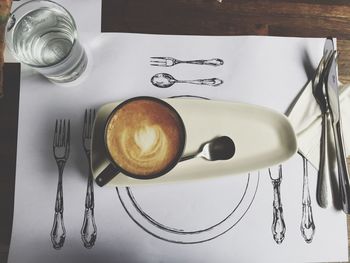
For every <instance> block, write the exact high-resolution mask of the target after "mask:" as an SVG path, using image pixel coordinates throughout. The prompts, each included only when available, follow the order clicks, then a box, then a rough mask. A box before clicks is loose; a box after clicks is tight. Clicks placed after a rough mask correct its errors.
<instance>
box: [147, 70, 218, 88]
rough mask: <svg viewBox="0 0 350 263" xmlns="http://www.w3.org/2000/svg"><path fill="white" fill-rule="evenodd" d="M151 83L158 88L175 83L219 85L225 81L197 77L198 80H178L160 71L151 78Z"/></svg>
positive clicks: (167, 86)
mask: <svg viewBox="0 0 350 263" xmlns="http://www.w3.org/2000/svg"><path fill="white" fill-rule="evenodd" d="M151 83H152V84H153V85H154V86H156V87H158V88H170V87H171V86H172V85H174V84H175V83H188V84H196V85H207V86H213V87H216V86H219V85H221V84H222V83H224V82H223V81H222V80H221V79H218V78H211V79H196V80H177V79H175V78H174V77H173V76H171V75H170V74H167V73H158V74H156V75H154V76H153V77H152V78H151Z"/></svg>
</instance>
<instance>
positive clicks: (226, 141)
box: [180, 136, 236, 161]
mask: <svg viewBox="0 0 350 263" xmlns="http://www.w3.org/2000/svg"><path fill="white" fill-rule="evenodd" d="M235 151H236V147H235V144H234V142H233V141H232V139H231V138H230V137H228V136H221V137H216V138H214V139H212V140H210V141H209V142H206V143H204V144H203V145H202V146H201V147H200V148H199V150H198V151H197V152H196V153H194V154H190V155H186V156H183V157H182V158H181V159H180V161H186V160H189V159H192V158H196V157H202V158H204V159H206V160H208V161H217V160H228V159H230V158H232V157H233V155H234V154H235Z"/></svg>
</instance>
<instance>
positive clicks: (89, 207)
mask: <svg viewBox="0 0 350 263" xmlns="http://www.w3.org/2000/svg"><path fill="white" fill-rule="evenodd" d="M95 115H96V114H95V110H91V109H90V110H85V115H84V126H83V134H82V139H83V147H84V151H85V154H86V158H87V160H88V163H89V175H88V181H87V189H86V196H85V213H84V221H83V225H82V227H81V231H80V234H81V240H82V241H83V244H84V247H86V248H92V247H93V246H94V245H95V241H96V237H97V227H96V223H95V216H94V208H95V198H94V184H93V176H92V172H91V138H92V126H93V123H94V120H95Z"/></svg>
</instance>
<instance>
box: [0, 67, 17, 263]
mask: <svg viewBox="0 0 350 263" xmlns="http://www.w3.org/2000/svg"><path fill="white" fill-rule="evenodd" d="M20 70H21V68H20V64H18V63H6V64H5V65H4V91H5V96H4V97H3V98H1V99H0V124H1V126H0V226H1V227H0V262H7V257H8V251H9V245H10V241H11V233H12V223H13V208H14V194H15V178H16V154H17V133H18V106H19V90H20Z"/></svg>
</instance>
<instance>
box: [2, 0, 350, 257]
mask: <svg viewBox="0 0 350 263" xmlns="http://www.w3.org/2000/svg"><path fill="white" fill-rule="evenodd" d="M58 2H59V3H62V4H63V5H64V6H65V7H67V9H68V10H70V11H71V12H72V14H73V16H74V17H75V18H76V22H77V25H78V29H79V33H80V39H81V40H82V41H81V42H82V43H83V44H84V45H85V47H86V49H87V51H88V53H89V62H90V64H89V75H88V76H87V78H86V79H85V80H84V81H83V82H82V83H80V84H79V85H78V86H75V87H59V86H55V85H53V84H51V83H49V82H47V81H46V80H45V79H43V78H42V77H41V76H40V75H38V74H35V73H34V72H33V71H32V70H30V69H28V68H26V67H24V69H23V72H22V79H21V85H22V87H21V94H20V108H19V110H20V114H19V133H18V149H17V171H16V188H15V189H16V190H15V210H14V222H13V233H12V240H11V247H10V255H9V262H10V263H21V262H25V263H31V262H33V263H37V262H50V263H56V262H57V263H58V262H67V263H69V262H85V263H88V262H104V263H108V262H302V261H307V262H311V261H317V262H321V261H347V260H348V246H347V225H346V216H345V215H344V214H343V213H342V212H336V211H330V210H324V209H320V208H319V207H318V206H317V204H316V200H315V189H316V171H314V170H312V168H310V174H309V180H310V191H311V198H312V207H313V216H314V221H315V225H316V233H315V236H314V239H313V241H312V243H310V244H307V243H305V241H304V240H303V238H302V236H301V233H300V222H301V211H302V206H301V197H302V160H301V158H300V157H299V156H295V157H293V158H292V159H291V160H289V161H288V162H286V163H285V164H283V181H282V185H281V197H282V203H283V209H284V219H285V222H286V237H285V240H284V241H283V242H282V244H279V245H278V244H276V242H275V241H274V240H273V238H272V233H271V224H272V202H273V192H272V184H271V181H270V178H269V177H268V173H267V171H260V180H259V187H258V190H257V192H256V196H255V200H254V202H253V203H252V205H251V207H250V208H249V210H248V212H247V213H246V214H245V215H244V217H243V218H242V219H241V220H240V221H239V223H237V224H236V225H235V226H234V227H233V228H232V229H230V230H229V231H228V232H226V233H225V234H223V235H222V236H220V237H218V238H215V239H213V240H211V241H208V242H204V243H200V244H187V245H184V244H176V243H171V242H167V241H164V240H161V239H158V238H156V237H154V236H152V235H150V234H149V233H146V232H145V231H144V230H143V229H141V228H140V227H139V226H138V225H136V224H135V223H134V222H133V221H132V220H131V219H130V218H129V216H128V215H127V213H126V212H125V210H124V209H123V207H122V205H121V203H120V201H119V199H118V196H117V193H116V190H115V189H113V188H99V187H97V186H95V217H96V224H97V227H98V237H97V241H96V244H95V246H94V247H93V248H92V249H90V250H88V249H85V248H84V247H83V245H82V242H81V239H80V228H81V225H82V220H83V212H84V202H85V191H86V181H87V180H86V176H87V163H86V158H85V155H84V152H83V148H82V145H81V131H82V124H83V112H84V110H85V108H90V107H95V108H98V107H99V106H100V105H102V104H104V103H107V102H111V101H115V100H120V99H126V98H129V97H133V96H138V95H149V96H156V97H162V98H164V97H169V96H175V95H183V94H189V95H197V96H203V97H208V98H211V99H218V100H229V101H240V102H247V103H253V104H259V105H263V106H267V107H271V108H274V109H276V110H278V111H280V112H282V113H283V112H285V110H286V109H287V108H288V106H289V105H290V103H291V102H292V100H293V99H294V98H295V96H296V95H297V94H298V92H299V91H300V90H301V89H302V87H303V86H304V85H305V84H306V83H307V76H306V73H305V72H306V71H305V68H304V65H305V64H307V63H305V61H307V60H309V63H310V65H313V66H314V67H316V65H317V64H318V61H319V59H320V58H321V56H322V52H323V44H324V40H323V39H315V38H278V37H249V36H241V37H239V36H236V37H205V36H165V35H163V36H162V35H143V34H119V33H106V34H101V33H100V20H101V19H100V9H101V3H100V1H96V0H85V1H82V0H79V1H69V0H60V1H58ZM151 56H172V57H176V58H180V59H200V58H208V59H209V58H216V57H217V58H221V59H223V60H224V65H223V66H221V67H216V68H213V67H209V66H193V65H181V66H180V65H177V66H175V67H171V68H160V67H152V66H150V65H149V61H150V57H151ZM159 72H166V73H170V74H171V75H173V76H174V77H175V78H179V79H197V78H211V77H218V78H221V79H223V80H224V84H223V85H221V86H219V87H216V88H212V87H205V86H192V85H183V84H175V85H174V86H173V87H171V88H169V89H158V88H156V87H154V86H153V85H152V84H151V82H150V79H151V77H152V76H153V75H154V74H156V73H159ZM208 110H210V109H208ZM203 114H205V113H203ZM56 118H70V119H71V124H72V139H71V155H70V158H69V161H68V163H67V165H66V168H65V172H64V178H63V188H64V202H65V211H64V216H65V226H66V230H67V238H66V242H65V245H64V247H63V248H62V249H61V250H55V249H53V248H52V244H51V241H50V231H51V227H52V222H53V214H54V201H55V195H56V186H57V176H58V172H57V167H56V163H55V161H54V159H53V155H52V138H53V128H54V121H55V119H56ZM208 125H210V124H208ZM252 161H253V160H252ZM242 176H246V175H242ZM252 176H257V174H256V173H253V174H252ZM237 178H238V177H231V178H230V177H229V178H225V179H220V180H219V181H218V180H214V181H212V180H208V181H205V182H200V183H198V184H197V183H195V182H192V183H188V184H178V185H168V186H167V185H161V186H153V188H152V191H153V190H154V193H155V195H156V196H162V194H163V195H164V193H166V192H169V193H171V194H173V195H174V198H175V201H176V198H177V195H178V196H179V197H178V198H179V203H178V204H177V202H173V206H172V207H171V211H179V213H181V212H185V211H184V210H183V207H181V205H180V203H183V198H189V202H188V203H189V204H190V206H189V208H188V209H189V211H192V210H193V211H196V209H197V208H198V206H200V205H199V203H198V196H197V197H196V202H194V201H191V194H193V192H191V190H189V189H191V188H193V189H197V190H196V191H198V187H200V188H201V191H202V192H201V193H199V194H203V193H206V192H208V193H210V195H211V196H212V199H211V200H212V204H211V206H209V207H215V206H216V207H219V208H220V207H221V206H222V209H223V210H225V209H226V207H225V205H226V204H225V203H221V202H219V199H218V198H219V196H220V198H221V197H225V195H222V194H221V193H222V192H224V191H226V193H229V191H231V190H232V192H234V191H239V190H240V189H236V187H240V186H239V185H236V184H235V180H238V179H237ZM151 187H152V186H151ZM229 187H232V189H231V188H229ZM149 189H150V188H148V189H147V190H149ZM217 196H218V197H217ZM146 198H147V197H146ZM151 200H152V196H150V197H149V200H145V202H151ZM181 200H182V201H181ZM180 201H181V202H180ZM191 202H193V203H191ZM216 202H217V203H216ZM191 205H192V207H191ZM209 205H210V204H209ZM157 206H158V207H160V208H161V209H162V210H164V211H166V209H170V208H169V207H168V204H167V203H162V200H157ZM177 206H178V207H177ZM219 210H220V209H219ZM165 214H166V213H165ZM171 215H172V214H171V213H169V216H171ZM203 216H206V217H208V219H209V220H210V218H211V217H215V215H214V214H213V213H211V212H210V210H209V211H208V212H207V213H206V214H204V215H203ZM170 219H171V218H170ZM188 220H189V221H190V222H189V224H190V225H193V226H196V220H197V217H195V216H193V218H191V217H189V219H188ZM191 220H192V221H191Z"/></svg>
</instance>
